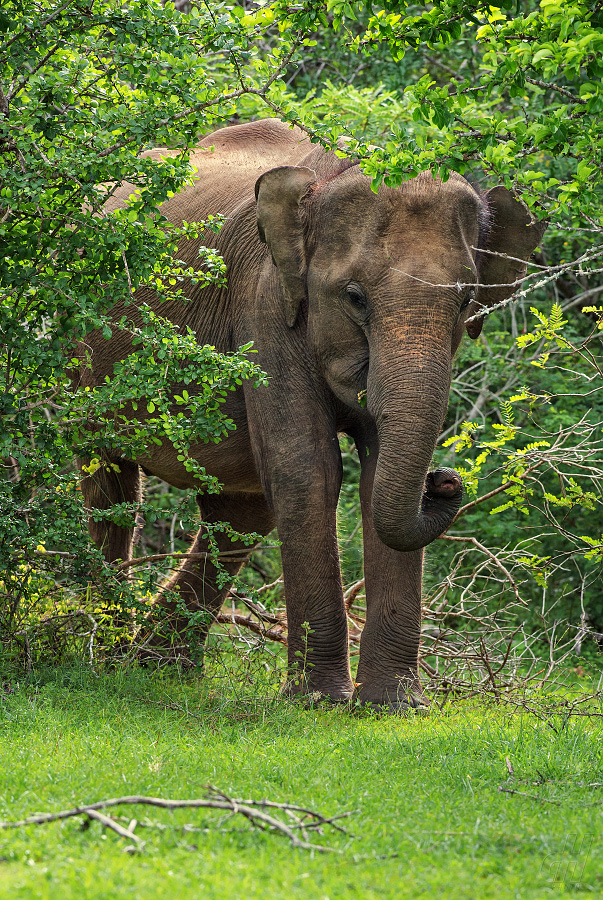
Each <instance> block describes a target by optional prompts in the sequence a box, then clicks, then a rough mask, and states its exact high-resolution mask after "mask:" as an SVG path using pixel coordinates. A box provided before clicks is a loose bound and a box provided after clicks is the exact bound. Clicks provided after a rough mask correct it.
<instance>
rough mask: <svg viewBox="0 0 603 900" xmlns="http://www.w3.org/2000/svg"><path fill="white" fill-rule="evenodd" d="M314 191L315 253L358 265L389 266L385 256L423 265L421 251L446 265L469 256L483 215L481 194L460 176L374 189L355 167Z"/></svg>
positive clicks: (325, 257)
mask: <svg viewBox="0 0 603 900" xmlns="http://www.w3.org/2000/svg"><path fill="white" fill-rule="evenodd" d="M346 176H347V177H346ZM320 193H321V196H320V198H319V203H318V204H317V207H316V208H315V210H314V215H313V220H314V222H313V227H312V231H313V234H314V238H315V241H316V243H315V246H316V254H317V256H318V258H322V259H323V261H324V262H325V263H326V262H327V261H328V260H329V259H330V260H335V259H338V260H339V261H340V263H343V261H344V260H346V261H347V262H348V263H351V262H352V260H354V261H355V263H356V264H357V265H360V266H361V267H362V268H363V269H366V267H367V266H368V267H369V268H371V269H374V268H377V269H378V268H379V267H380V266H383V265H386V264H387V265H390V264H391V263H390V262H388V261H391V259H404V258H413V259H414V258H416V259H417V263H418V264H424V262H425V259H424V257H425V256H426V255H427V256H433V255H435V256H436V257H440V256H442V257H446V258H447V260H448V264H452V263H453V258H456V257H459V258H460V257H462V258H465V257H466V256H467V255H469V256H471V255H472V254H471V251H470V247H471V246H472V245H475V243H476V241H477V240H478V233H479V225H480V218H481V217H482V216H483V215H484V205H483V203H482V200H481V198H480V197H479V196H478V194H477V193H476V192H475V191H474V190H473V188H472V187H471V185H469V184H468V182H466V181H465V180H464V179H463V178H461V177H460V176H457V177H456V178H450V179H449V181H447V182H444V183H442V182H441V181H439V180H438V179H434V178H431V176H429V175H427V176H425V175H424V176H420V177H419V178H416V179H412V181H408V182H406V183H405V184H403V185H402V186H401V187H399V188H388V187H384V188H380V189H379V191H378V193H376V194H375V193H374V192H373V191H372V190H371V187H370V180H369V179H368V178H366V177H365V176H363V175H362V174H361V173H358V171H357V170H356V172H354V173H352V174H348V173H345V174H344V175H342V176H339V177H338V178H336V179H333V180H332V181H331V182H330V183H329V184H328V185H325V187H324V188H322V190H321V192H320ZM442 261H444V260H442Z"/></svg>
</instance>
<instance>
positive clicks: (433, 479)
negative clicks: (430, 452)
mask: <svg viewBox="0 0 603 900" xmlns="http://www.w3.org/2000/svg"><path fill="white" fill-rule="evenodd" d="M425 493H426V494H427V497H428V498H429V499H432V498H433V499H434V500H435V499H439V498H442V499H446V500H455V499H457V498H460V497H462V494H463V479H462V478H461V476H460V475H459V473H458V472H455V470H454V469H448V468H441V469H435V471H433V472H428V473H427V478H426V479H425Z"/></svg>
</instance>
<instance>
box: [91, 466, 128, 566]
mask: <svg viewBox="0 0 603 900" xmlns="http://www.w3.org/2000/svg"><path fill="white" fill-rule="evenodd" d="M82 493H83V495H84V504H85V506H86V508H87V509H89V510H91V511H92V510H95V509H98V510H105V509H109V508H110V507H111V506H113V505H115V504H118V503H127V504H132V505H134V504H135V503H139V502H140V500H141V499H142V484H141V474H140V468H139V466H138V465H137V463H134V462H131V461H130V460H127V459H120V460H115V461H113V460H109V459H106V458H104V459H102V461H101V465H100V466H99V467H98V468H97V469H96V470H95V471H92V472H91V474H89V475H86V476H85V477H84V478H82ZM88 530H89V531H90V536H91V538H92V540H93V541H94V543H95V544H96V546H97V547H98V548H99V549H100V550H102V552H103V555H104V557H105V559H106V560H107V562H109V563H111V562H115V560H118V559H123V560H126V559H129V558H130V556H131V554H132V538H133V534H134V527H133V526H131V525H119V524H117V523H115V522H112V521H110V520H109V519H101V520H100V521H98V522H95V521H94V519H93V518H92V516H91V517H90V519H89V520H88Z"/></svg>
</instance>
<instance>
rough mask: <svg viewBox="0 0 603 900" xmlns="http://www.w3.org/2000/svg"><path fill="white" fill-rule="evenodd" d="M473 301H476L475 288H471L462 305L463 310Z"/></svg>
mask: <svg viewBox="0 0 603 900" xmlns="http://www.w3.org/2000/svg"><path fill="white" fill-rule="evenodd" d="M472 300H475V288H469V290H468V291H467V293H466V294H465V296H464V298H463V302H462V303H461V309H462V310H463V309H466V308H467V307H468V306H469V304H470V303H471V301H472Z"/></svg>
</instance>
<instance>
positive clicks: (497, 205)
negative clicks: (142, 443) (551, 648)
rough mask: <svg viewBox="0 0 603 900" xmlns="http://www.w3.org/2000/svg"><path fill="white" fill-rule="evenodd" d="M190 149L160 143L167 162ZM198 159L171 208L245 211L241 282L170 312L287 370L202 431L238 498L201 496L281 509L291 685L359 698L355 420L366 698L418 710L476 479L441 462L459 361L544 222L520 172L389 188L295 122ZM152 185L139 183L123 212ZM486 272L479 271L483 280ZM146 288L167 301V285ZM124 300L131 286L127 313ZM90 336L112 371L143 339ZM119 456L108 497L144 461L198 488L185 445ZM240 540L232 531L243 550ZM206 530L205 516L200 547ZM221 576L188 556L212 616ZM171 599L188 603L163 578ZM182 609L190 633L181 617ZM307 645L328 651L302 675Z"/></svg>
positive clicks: (105, 482) (137, 480)
mask: <svg viewBox="0 0 603 900" xmlns="http://www.w3.org/2000/svg"><path fill="white" fill-rule="evenodd" d="M175 153H176V151H170V150H154V151H152V155H154V156H156V157H157V158H160V157H162V156H170V155H175ZM192 162H193V164H194V166H195V167H196V170H197V171H196V176H195V180H194V183H193V184H192V185H191V186H189V187H187V188H185V189H184V190H183V191H182V192H181V193H180V194H178V195H176V196H174V197H173V198H172V199H170V200H169V201H167V202H166V203H165V204H164V206H163V207H162V212H163V213H164V214H165V215H166V217H167V218H168V219H169V220H170V221H171V222H173V223H175V224H180V223H181V222H182V221H183V220H186V221H189V222H191V221H192V222H194V221H201V220H203V219H206V218H207V216H208V214H216V213H222V214H224V215H225V216H226V223H225V225H224V227H223V228H222V230H221V232H220V233H219V235H217V236H214V237H213V238H212V240H213V243H214V246H215V247H216V248H217V249H218V250H219V252H220V253H221V254H222V255H223V258H224V260H225V262H226V264H227V267H228V287H227V288H217V287H210V288H205V289H203V290H200V289H198V288H196V287H195V286H193V285H189V286H188V287H187V288H185V292H186V293H187V295H188V297H189V302H188V303H186V304H185V303H182V302H176V301H168V302H167V303H164V304H162V305H161V306H160V307H158V309H159V311H160V313H161V315H163V316H166V317H167V318H169V319H171V320H172V321H173V322H175V323H177V324H180V325H182V326H185V325H187V326H190V327H191V328H192V329H193V330H194V331H195V332H196V335H197V338H198V340H199V341H200V342H201V343H204V344H211V345H214V346H215V347H216V348H217V349H218V350H221V351H223V352H229V351H233V350H235V349H237V348H238V347H239V346H240V345H242V344H244V343H246V342H248V341H253V342H254V348H255V350H256V351H257V359H256V361H257V363H258V364H259V365H260V366H261V368H262V369H263V370H264V371H265V372H266V373H267V374H268V375H269V381H268V384H267V385H266V386H262V387H259V388H253V387H252V386H251V385H250V384H243V385H242V386H241V387H240V388H239V389H238V391H237V392H236V393H234V394H232V395H231V399H229V401H228V403H227V404H226V405H225V412H226V413H227V414H228V415H229V416H230V417H232V418H233V420H234V421H235V423H236V431H234V432H233V433H232V434H231V435H230V436H229V437H228V438H226V439H225V440H223V441H222V442H221V443H220V444H218V445H214V444H209V443H207V444H206V443H201V442H199V443H198V444H197V445H196V446H193V448H192V451H191V455H192V456H193V457H194V458H196V459H198V460H199V462H200V463H201V464H202V465H203V466H205V468H206V470H207V472H208V473H210V474H212V475H215V476H216V477H217V478H218V479H219V480H220V482H221V483H222V484H223V485H224V488H223V492H222V493H221V494H220V495H210V494H204V495H200V496H199V505H200V508H201V514H202V517H203V519H204V520H206V521H228V522H230V523H231V524H232V526H233V527H234V528H235V529H236V530H237V531H239V532H245V531H254V532H258V533H260V534H266V533H268V532H269V531H270V530H271V529H272V528H273V527H274V526H275V525H276V527H277V529H278V534H279V538H280V541H281V542H282V561H283V572H284V583H285V596H286V604H287V617H288V624H289V648H288V653H289V668H290V681H289V690H290V692H291V693H295V692H296V691H299V690H303V691H304V692H305V691H312V692H320V694H321V695H325V696H327V697H329V698H331V699H333V700H348V699H349V698H351V697H352V695H353V693H354V690H355V685H354V683H353V682H352V679H351V676H350V665H349V658H348V634H347V620H346V612H345V609H344V602H343V597H342V586H341V577H340V569H339V558H338V548H337V532H336V519H335V517H336V507H337V500H338V495H339V490H340V485H341V478H342V463H341V456H340V450H339V444H338V437H337V435H338V432H345V433H347V434H348V435H350V436H351V437H352V438H353V439H354V441H355V443H356V447H357V448H358V453H359V457H360V462H361V470H362V475H361V480H360V496H361V506H362V523H363V533H364V571H365V578H366V597H367V607H368V608H367V622H366V627H365V629H364V632H363V635H362V640H361V644H360V659H359V665H358V673H357V683H356V696H357V697H358V698H359V700H360V701H361V702H362V703H367V704H371V705H376V706H381V705H384V706H387V707H389V708H390V709H391V710H398V709H403V708H406V707H407V706H416V705H417V704H419V703H420V702H421V688H420V684H419V679H418V652H419V639H420V629H421V572H422V556H423V547H425V546H426V545H427V544H429V543H430V542H431V541H433V540H434V539H436V538H437V537H438V536H439V535H441V534H442V532H443V531H445V529H446V528H447V527H448V526H449V525H450V522H451V520H452V519H453V517H454V515H455V514H456V512H457V510H458V509H459V507H460V504H461V497H462V491H463V487H462V481H461V478H460V476H459V475H458V474H457V473H456V472H455V471H454V470H452V469H438V470H436V471H434V472H428V469H429V464H430V460H431V457H432V454H433V451H434V448H435V445H436V441H437V437H438V434H439V432H440V430H441V427H442V423H443V420H444V416H445V413H446V408H447V403H448V393H449V389H450V380H451V365H452V359H453V356H454V354H455V352H456V350H457V348H458V346H459V343H460V340H461V336H462V332H463V330H464V327H465V325H464V323H465V319H466V318H468V317H469V316H470V315H471V314H475V313H476V312H477V311H478V310H479V309H481V308H483V306H485V305H488V304H492V303H496V302H499V301H500V300H502V299H504V298H505V297H508V296H509V295H510V294H511V293H512V291H513V290H514V287H513V283H514V282H515V281H516V280H517V279H518V278H520V277H521V276H522V275H523V274H525V270H526V262H525V261H526V260H528V259H529V257H530V255H531V253H532V252H533V250H534V249H535V247H536V246H537V244H538V242H539V240H540V238H541V236H542V234H543V232H544V226H543V225H542V224H539V223H537V222H532V221H531V219H530V216H529V214H528V213H527V211H526V209H525V208H524V206H523V205H522V204H521V203H520V202H519V201H518V200H517V199H515V197H514V196H513V194H512V193H511V192H510V191H508V190H506V189H505V188H503V187H495V188H494V189H492V190H490V191H488V192H487V193H485V194H482V193H480V192H479V191H478V190H476V189H475V188H474V187H472V186H471V185H470V184H469V183H468V182H467V181H466V180H465V179H464V178H462V177H461V176H460V175H457V174H455V173H452V175H451V176H450V178H449V180H448V181H446V182H442V181H440V180H439V179H437V178H434V177H432V176H431V175H430V174H428V173H422V174H421V175H419V176H418V177H417V178H414V179H412V180H410V181H407V182H405V183H404V184H402V185H401V186H400V187H398V188H395V189H394V188H388V187H385V186H382V187H380V188H379V190H378V192H377V193H374V192H373V191H372V190H371V183H370V179H369V178H368V177H367V176H365V175H364V174H363V173H362V172H361V170H360V168H359V166H358V164H357V162H355V161H354V160H353V159H349V158H347V159H342V158H339V156H337V155H335V154H333V153H328V152H326V151H324V150H323V149H322V148H321V147H318V146H313V145H312V144H310V142H309V141H308V139H307V137H306V136H305V135H304V133H303V132H302V131H300V130H299V129H297V128H290V127H288V126H286V125H284V124H282V123H281V122H279V121H277V120H263V121H258V122H253V123H251V124H245V125H236V126H233V127H228V128H224V129H221V130H220V131H216V132H215V133H214V134H211V135H209V136H208V137H206V138H204V139H203V140H202V141H201V143H200V144H199V145H198V147H197V148H196V150H195V152H194V154H193V156H192ZM132 190H133V188H132V186H131V185H123V186H122V187H121V188H120V189H119V191H118V193H117V194H116V195H115V197H114V199H113V200H112V201H111V204H112V207H111V208H114V207H116V206H119V205H123V204H124V203H125V202H126V200H127V198H128V196H129V195H130V194H131V192H132ZM199 245H200V241H193V240H191V241H188V242H185V243H183V244H182V245H181V246H180V248H179V251H178V256H179V258H181V259H183V260H184V261H185V262H186V263H187V264H189V265H193V266H195V265H199V262H198V260H199V255H198V249H199ZM476 248H479V249H476ZM500 253H503V254H505V256H500V255H496V254H500ZM476 283H479V288H477V289H476V288H475V287H474V286H473V287H471V286H467V285H475V284H476ZM140 296H141V298H142V299H144V300H146V301H147V302H151V303H152V302H153V295H152V294H151V293H150V292H148V291H147V292H146V293H145V292H144V291H142V292H140ZM155 302H156V301H155ZM130 310H131V307H129V308H128V311H130ZM124 311H125V307H124V306H123V305H121V304H119V303H118V304H117V306H116V308H115V316H116V318H118V317H119V316H120V315H121V314H122V313H123V312H124ZM468 330H469V333H470V335H471V337H473V338H475V337H477V336H478V335H479V332H480V330H481V323H480V322H479V321H478V320H474V322H473V323H471V324H470V325H469V326H468ZM87 341H88V344H89V351H90V353H91V368H90V369H89V370H88V373H87V375H86V376H85V377H87V378H88V379H90V380H91V381H90V383H94V382H95V381H96V380H97V379H103V378H104V376H105V375H106V374H111V373H112V371H113V365H114V363H115V362H116V361H117V360H119V359H121V358H123V357H124V356H125V355H126V354H127V353H128V352H129V351H130V345H128V344H127V343H126V342H125V339H124V337H123V333H122V334H121V335H120V334H119V333H118V332H116V333H115V336H114V338H113V339H111V340H109V341H107V340H105V339H104V338H103V337H102V335H100V334H93V335H92V336H91V337H90V338H88V339H87ZM175 392H176V388H175ZM361 392H366V394H365V396H366V404H365V405H362V404H361V403H360V402H359V394H361ZM111 461H113V462H114V463H118V466H117V467H116V466H111V465H107V466H105V467H103V468H101V469H99V470H98V471H97V472H96V473H95V474H94V475H91V476H89V477H86V478H85V479H84V481H83V490H84V496H85V500H86V503H87V505H88V507H89V508H94V507H97V508H103V507H105V508H106V507H107V506H109V505H111V504H112V503H117V502H132V503H134V502H135V501H136V500H138V499H139V497H140V491H141V475H140V468H139V467H142V468H143V469H144V470H145V471H146V472H149V473H152V474H154V475H157V476H159V477H160V478H162V479H164V480H165V481H167V482H169V483H170V484H172V485H175V486H177V487H188V488H194V487H195V483H194V480H193V477H192V476H191V475H190V474H189V473H188V472H187V471H186V470H185V468H184V466H183V464H182V463H181V462H179V461H178V459H177V453H176V451H175V450H174V449H173V448H172V447H171V446H169V445H167V444H164V445H162V446H161V447H156V448H155V447H151V448H149V450H148V452H147V453H146V454H145V455H144V457H141V458H140V459H137V460H136V461H132V460H127V459H125V458H120V456H119V455H118V454H116V455H115V457H113V458H112V460H111ZM117 469H119V471H117ZM90 528H91V533H92V536H93V538H94V539H95V541H96V542H97V544H98V545H99V546H101V547H102V548H103V550H104V553H105V555H106V558H107V559H108V560H115V559H119V558H121V559H127V558H128V557H129V556H130V554H131V551H132V530H131V529H127V528H123V527H120V526H118V525H116V524H111V523H107V522H106V521H105V522H101V523H94V522H92V521H91V523H90ZM224 542H225V543H224V549H232V548H233V546H235V547H236V546H237V545H233V544H231V543H230V540H229V539H227V538H224ZM204 547H205V544H204V542H203V538H202V536H201V532H200V534H199V536H198V537H197V540H196V541H195V543H194V545H193V548H192V550H194V551H195V552H197V551H199V552H200V551H203V549H204ZM241 552H242V553H243V552H245V553H247V552H249V550H248V548H247V549H244V548H242V551H241ZM239 565H240V562H234V563H232V564H231V565H230V569H231V571H235V570H236V569H237V568H238V567H239ZM214 574H215V573H214V570H213V569H212V568H211V567H210V566H209V565H208V564H206V563H205V562H200V563H195V562H192V561H190V560H186V561H185V562H184V564H183V565H182V567H181V568H180V569H179V570H178V571H177V573H176V574H175V576H174V577H173V578H172V580H171V582H170V583H169V587H170V588H172V589H176V588H177V589H179V591H180V594H181V596H182V598H183V599H184V601H185V602H186V604H187V605H188V607H189V608H191V609H205V610H207V611H208V613H209V614H210V616H211V615H212V614H215V613H216V612H217V611H218V610H219V608H220V606H221V603H222V599H223V596H222V594H221V593H220V590H219V589H218V588H217V587H216V584H215V580H214V578H213V575H214ZM156 602H158V603H160V604H161V603H163V604H164V605H167V603H168V601H167V600H162V599H161V595H160V597H159V599H158V600H157V601H156ZM306 622H307V623H309V632H308V633H307V634H306V635H304V629H303V628H302V624H303V623H306ZM174 627H175V629H176V633H177V632H178V629H179V624H178V622H177V621H176V623H175V626H174ZM306 631H307V628H306ZM305 642H307V643H305ZM298 651H301V655H302V656H303V657H304V658H305V661H306V663H305V670H304V673H302V674H301V675H300V673H299V666H300V662H299V660H300V653H299V652H298ZM296 673H297V674H296Z"/></svg>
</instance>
